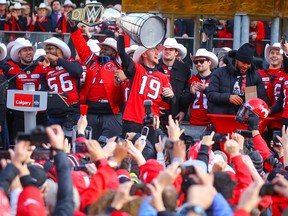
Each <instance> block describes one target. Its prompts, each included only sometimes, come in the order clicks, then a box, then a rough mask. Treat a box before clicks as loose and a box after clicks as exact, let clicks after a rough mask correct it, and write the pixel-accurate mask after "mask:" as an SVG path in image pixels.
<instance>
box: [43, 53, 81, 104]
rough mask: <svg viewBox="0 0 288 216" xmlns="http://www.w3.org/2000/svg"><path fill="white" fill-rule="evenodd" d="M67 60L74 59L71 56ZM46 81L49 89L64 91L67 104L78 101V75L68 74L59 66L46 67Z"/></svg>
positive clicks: (58, 91)
mask: <svg viewBox="0 0 288 216" xmlns="http://www.w3.org/2000/svg"><path fill="white" fill-rule="evenodd" d="M67 61H74V60H73V59H72V58H70V59H67ZM45 70H46V82H47V84H48V88H49V91H51V92H57V93H60V94H61V93H64V92H65V93H66V94H67V99H66V100H65V101H66V102H67V104H68V105H70V104H75V103H79V101H80V95H79V84H80V77H79V78H77V77H74V76H71V75H70V74H69V72H68V71H67V70H65V69H64V68H63V67H61V66H56V67H55V68H53V67H46V68H45Z"/></svg>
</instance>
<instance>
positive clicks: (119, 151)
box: [113, 141, 128, 164]
mask: <svg viewBox="0 0 288 216" xmlns="http://www.w3.org/2000/svg"><path fill="white" fill-rule="evenodd" d="M127 155H128V143H127V142H126V141H120V142H118V143H117V145H116V148H115V150H114V152H113V158H114V160H115V161H116V162H117V163H118V164H120V163H121V162H122V160H124V158H125V157H127Z"/></svg>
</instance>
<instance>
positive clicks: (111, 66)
mask: <svg viewBox="0 0 288 216" xmlns="http://www.w3.org/2000/svg"><path fill="white" fill-rule="evenodd" d="M104 69H105V70H106V71H115V70H117V68H116V67H115V65H114V64H113V63H112V62H108V63H106V64H105V65H104Z"/></svg>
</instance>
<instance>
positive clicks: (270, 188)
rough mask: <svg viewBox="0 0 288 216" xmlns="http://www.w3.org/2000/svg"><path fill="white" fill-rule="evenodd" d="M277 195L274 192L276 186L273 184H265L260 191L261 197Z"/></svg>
mask: <svg viewBox="0 0 288 216" xmlns="http://www.w3.org/2000/svg"><path fill="white" fill-rule="evenodd" d="M277 194H278V193H277V192H276V191H275V190H274V185H272V184H271V183H266V184H264V185H263V186H262V187H261V189H260V191H259V196H261V197H263V196H266V195H271V196H275V195H277Z"/></svg>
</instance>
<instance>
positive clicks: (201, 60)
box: [193, 59, 209, 65]
mask: <svg viewBox="0 0 288 216" xmlns="http://www.w3.org/2000/svg"><path fill="white" fill-rule="evenodd" d="M205 61H209V59H200V60H194V61H193V63H194V64H195V65H197V64H198V63H200V64H203V63H204V62H205Z"/></svg>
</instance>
